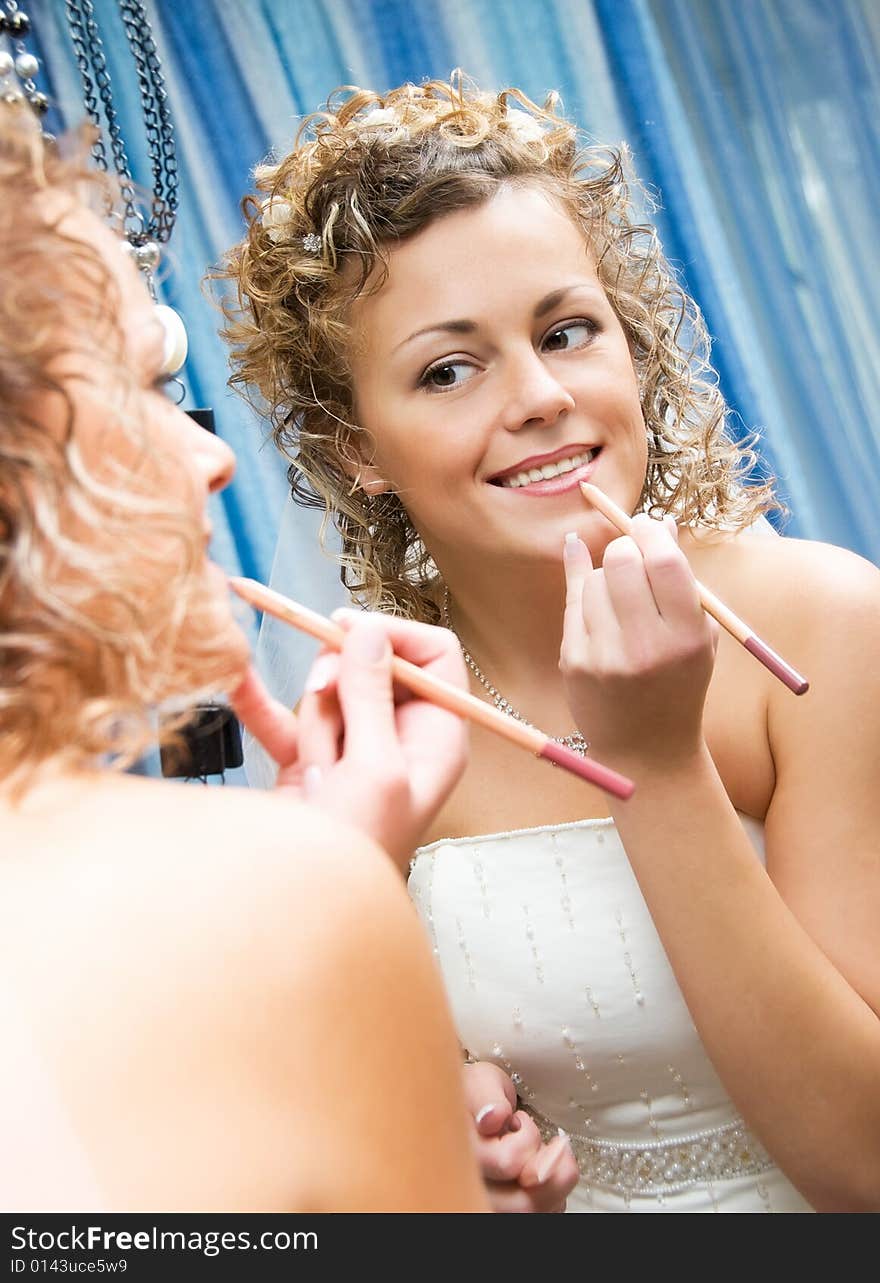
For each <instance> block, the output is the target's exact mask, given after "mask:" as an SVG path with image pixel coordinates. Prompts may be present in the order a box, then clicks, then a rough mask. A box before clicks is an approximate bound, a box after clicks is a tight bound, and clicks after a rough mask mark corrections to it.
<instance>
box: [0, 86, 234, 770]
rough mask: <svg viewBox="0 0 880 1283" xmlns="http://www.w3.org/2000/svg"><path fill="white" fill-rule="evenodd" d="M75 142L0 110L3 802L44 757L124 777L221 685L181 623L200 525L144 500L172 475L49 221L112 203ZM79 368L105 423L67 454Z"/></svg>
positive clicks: (99, 292)
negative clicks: (158, 713) (175, 712)
mask: <svg viewBox="0 0 880 1283" xmlns="http://www.w3.org/2000/svg"><path fill="white" fill-rule="evenodd" d="M90 141H91V139H90V138H89V137H86V136H85V134H83V135H82V136H80V137H78V138H76V139H73V138H71V139H64V140H62V142H61V144H55V143H54V142H52V141H51V140H48V141H47V140H46V139H45V138H44V137H43V136H42V135H41V134H40V131H39V128H38V126H37V124H36V121H35V120H34V117H33V115H32V113H31V111H30V108H28V107H27V106H26V105H21V106H18V105H16V104H14V103H13V104H9V103H6V104H3V105H2V107H0V781H2V783H3V785H4V787H8V788H9V789H10V791H11V792H12V794H13V795H20V794H21V793H22V792H23V791H25V790H26V789H27V788H28V787H29V786H30V784H32V783H33V782H34V781H35V779H36V778H37V777H38V774H39V768H40V767H41V766H42V765H43V764H44V763H46V762H48V761H49V760H52V762H53V763H57V764H58V765H59V766H60V767H61V768H62V769H76V768H79V767H82V766H88V765H94V764H95V763H96V760H98V759H101V758H109V760H110V761H112V762H113V763H114V764H115V765H117V766H125V765H127V764H130V763H131V762H132V761H133V760H134V759H135V758H137V757H138V756H139V755H140V754H141V753H142V752H143V751H144V749H145V748H146V747H147V746H149V745H152V744H154V743H155V742H156V738H157V732H156V726H155V717H154V716H153V708H154V706H156V705H158V704H159V703H161V702H162V701H164V700H166V699H168V698H170V697H176V696H178V695H181V696H182V695H184V693H187V692H189V691H192V690H201V689H202V687H203V686H207V687H208V688H209V689H211V688H213V689H215V690H216V689H217V688H218V685H219V683H220V681H221V680H222V679H223V678H225V677H229V676H231V674H229V673H228V672H227V671H226V670H227V667H228V661H227V660H226V659H225V657H218V656H217V655H216V653H212V648H211V642H210V633H209V630H208V624H209V621H208V620H207V618H206V619H205V621H204V622H205V627H204V628H200V626H199V619H200V612H201V611H203V610H207V609H208V605H207V602H205V603H204V604H203V602H202V597H203V596H204V588H203V587H202V588H201V589H200V590H199V592H196V586H197V584H198V583H199V582H200V581H201V578H202V576H203V574H204V532H203V530H202V528H201V521H200V518H199V517H198V515H197V514H196V513H195V512H194V511H192V510H188V511H183V510H182V509H183V505H182V502H181V501H178V502H177V504H176V505H173V504H172V501H171V500H170V499H167V498H164V497H163V496H162V494H161V491H157V486H156V477H157V475H159V473H160V471H161V469H163V468H164V469H165V475H168V474H169V473H168V470H169V469H170V468H175V467H176V468H177V470H178V471H179V460H177V461H175V460H171V459H164V458H162V457H160V455H161V451H160V450H159V449H158V447H155V446H154V444H153V443H152V442H151V441H150V439H149V438H148V435H147V433H146V432H145V431H144V428H143V419H142V415H141V414H140V413H139V406H140V405H141V398H142V397H143V396H144V395H145V392H144V389H143V387H142V386H140V385H139V382H138V378H137V377H136V375H135V374H134V373H132V372H131V371H130V369H129V368H128V366H127V364H126V357H125V352H124V344H123V338H122V334H121V330H120V327H119V324H118V321H117V316H118V306H119V300H118V288H117V287H116V285H115V283H114V281H113V279H112V277H111V274H110V272H109V270H108V268H107V266H106V264H105V262H104V260H103V259H102V258H101V256H100V254H99V252H98V251H97V250H96V249H93V248H92V246H91V245H88V244H85V243H84V241H83V240H82V239H80V238H79V237H78V236H76V235H73V234H71V232H70V231H69V230H68V228H67V225H66V224H65V221H64V220H65V217H66V215H67V214H69V213H70V211H71V210H73V209H75V208H78V207H80V206H83V205H84V206H86V207H87V208H91V209H92V210H93V212H95V213H100V214H103V213H105V212H107V210H108V208H109V207H110V206H112V202H113V200H114V194H113V192H112V189H111V187H110V185H109V184H108V183H107V182H106V181H105V180H104V179H103V177H102V176H101V175H99V174H97V173H95V172H94V171H89V170H88V169H87V167H86V155H87V147H88V144H89V142H90ZM84 369H88V370H89V371H90V372H92V373H90V374H89V375H82V374H80V373H78V371H81V370H84ZM95 370H97V371H98V372H99V377H100V387H99V389H98V392H97V394H98V395H99V396H100V397H101V398H103V399H104V400H105V401H106V403H107V405H108V406H109V407H110V409H111V415H110V418H109V419H108V424H107V427H106V428H105V433H106V435H105V436H102V435H101V434H100V432H98V430H97V429H93V430H92V431H91V434H90V436H89V443H88V448H84V444H85V442H84V438H83V424H82V423H81V422H80V418H81V415H80V413H79V409H78V405H79V403H78V401H77V395H78V393H77V382H78V383H79V387H80V388H82V387H84V386H86V384H87V383H88V379H89V378H94V377H96V376H95V375H94V373H93V372H94V371H95ZM105 375H106V378H105ZM111 437H113V438H114V439H112V440H111V439H110V438H111ZM96 460H97V461H96ZM169 553H170V555H169ZM196 572H198V573H196ZM184 637H185V641H184V640H183V638H184ZM185 717H186V714H181V715H180V716H179V717H176V718H169V719H168V720H167V722H166V723H165V724H164V726H163V728H162V731H161V738H162V739H163V740H164V739H167V740H169V741H170V742H172V743H173V742H175V741H176V740H177V738H178V736H177V732H178V731H179V727H180V725H182V723H183V721H184V720H185Z"/></svg>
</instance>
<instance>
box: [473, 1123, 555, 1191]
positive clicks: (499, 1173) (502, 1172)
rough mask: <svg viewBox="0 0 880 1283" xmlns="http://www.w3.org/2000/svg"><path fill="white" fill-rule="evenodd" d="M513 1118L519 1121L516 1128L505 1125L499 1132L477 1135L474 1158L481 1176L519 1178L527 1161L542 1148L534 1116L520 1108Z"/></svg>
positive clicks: (485, 1178) (500, 1178)
mask: <svg viewBox="0 0 880 1283" xmlns="http://www.w3.org/2000/svg"><path fill="white" fill-rule="evenodd" d="M514 1118H516V1119H518V1120H519V1124H520V1125H519V1127H518V1128H517V1130H516V1131H512V1130H511V1129H510V1126H508V1129H507V1130H506V1131H504V1132H502V1133H501V1134H500V1135H497V1136H480V1135H478V1136H477V1137H476V1154H477V1160H478V1162H479V1164H480V1170H481V1172H482V1173H483V1179H484V1180H488V1181H518V1180H519V1177H520V1173H521V1172H522V1171H523V1170H524V1169H525V1167H526V1164H527V1163H528V1162H529V1160H530V1159H534V1158H535V1156H536V1155H537V1154H538V1152H539V1151H540V1149H541V1133H540V1132H539V1131H538V1128H537V1126H536V1125H535V1120H534V1119H533V1118H531V1117H530V1116H529V1115H528V1114H526V1113H524V1112H523V1111H522V1110H518V1111H517V1113H516V1114H515V1115H514ZM511 1121H513V1120H511Z"/></svg>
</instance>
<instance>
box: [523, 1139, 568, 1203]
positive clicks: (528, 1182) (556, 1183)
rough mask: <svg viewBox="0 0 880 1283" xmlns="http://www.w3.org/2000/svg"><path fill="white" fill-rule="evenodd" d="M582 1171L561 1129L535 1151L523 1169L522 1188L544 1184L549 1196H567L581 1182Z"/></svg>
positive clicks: (532, 1187) (533, 1187) (531, 1187)
mask: <svg viewBox="0 0 880 1283" xmlns="http://www.w3.org/2000/svg"><path fill="white" fill-rule="evenodd" d="M578 1177H579V1172H578V1166H577V1162H576V1160H575V1156H574V1152H573V1150H572V1148H571V1143H570V1141H569V1139H568V1137H567V1136H566V1134H565V1132H563V1131H560V1133H559V1135H558V1136H556V1137H554V1139H553V1140H551V1141H549V1142H548V1143H547V1144H546V1145H544V1146H542V1148H541V1149H540V1150H539V1151H538V1153H537V1154H534V1155H533V1156H532V1157H531V1158H530V1159H529V1160H528V1162H527V1163H526V1165H525V1167H524V1168H523V1170H522V1172H521V1173H520V1177H519V1183H520V1185H521V1186H522V1187H523V1189H535V1188H537V1187H538V1186H542V1187H543V1189H544V1191H545V1192H546V1193H547V1195H548V1197H550V1198H551V1199H553V1198H554V1197H560V1196H561V1197H562V1198H563V1199H565V1198H567V1197H568V1195H569V1194H570V1193H571V1191H572V1190H573V1189H574V1187H575V1185H576V1184H577V1182H578Z"/></svg>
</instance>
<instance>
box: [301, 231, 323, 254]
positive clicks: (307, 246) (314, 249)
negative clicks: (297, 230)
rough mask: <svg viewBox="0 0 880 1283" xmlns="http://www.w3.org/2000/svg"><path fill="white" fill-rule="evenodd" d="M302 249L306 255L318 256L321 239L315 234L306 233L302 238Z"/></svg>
mask: <svg viewBox="0 0 880 1283" xmlns="http://www.w3.org/2000/svg"><path fill="white" fill-rule="evenodd" d="M302 247H303V249H304V250H305V252H306V253H307V254H320V252H321V237H320V236H319V234H318V233H317V232H306V234H305V236H304V237H303V238H302Z"/></svg>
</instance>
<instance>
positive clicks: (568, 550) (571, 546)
mask: <svg viewBox="0 0 880 1283" xmlns="http://www.w3.org/2000/svg"><path fill="white" fill-rule="evenodd" d="M579 543H580V540H579V539H578V537H577V535H576V534H575V532H574V531H573V530H569V531H568V533H567V534H566V536H565V543H564V544H563V546H562V555H563V556H564V557H571V556H573V555H574V554H575V552H577V546H578V544H579Z"/></svg>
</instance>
